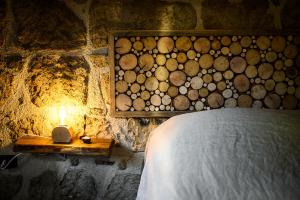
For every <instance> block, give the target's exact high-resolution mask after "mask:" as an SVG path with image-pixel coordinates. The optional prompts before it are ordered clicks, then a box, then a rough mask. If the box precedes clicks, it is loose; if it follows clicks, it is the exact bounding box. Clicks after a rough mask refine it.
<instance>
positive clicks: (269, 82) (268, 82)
mask: <svg viewBox="0 0 300 200" xmlns="http://www.w3.org/2000/svg"><path fill="white" fill-rule="evenodd" d="M265 88H266V90H267V91H272V90H274V88H275V81H274V80H273V79H269V80H266V82H265Z"/></svg>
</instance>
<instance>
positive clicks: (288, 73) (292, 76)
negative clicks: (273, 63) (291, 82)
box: [285, 67, 298, 79]
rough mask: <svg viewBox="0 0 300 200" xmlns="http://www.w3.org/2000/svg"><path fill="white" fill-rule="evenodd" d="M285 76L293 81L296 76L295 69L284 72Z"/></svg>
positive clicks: (296, 71)
mask: <svg viewBox="0 0 300 200" xmlns="http://www.w3.org/2000/svg"><path fill="white" fill-rule="evenodd" d="M285 74H286V76H287V77H288V78H290V79H294V78H296V76H297V74H298V70H297V68H296V67H289V68H287V69H286V70H285Z"/></svg>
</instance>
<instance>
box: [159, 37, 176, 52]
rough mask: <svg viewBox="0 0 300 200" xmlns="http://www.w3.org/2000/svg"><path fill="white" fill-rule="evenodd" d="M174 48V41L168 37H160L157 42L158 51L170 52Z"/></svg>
mask: <svg viewBox="0 0 300 200" xmlns="http://www.w3.org/2000/svg"><path fill="white" fill-rule="evenodd" d="M173 48H174V41H173V40H172V38H170V37H161V38H160V39H159V40H158V42H157V49H158V51H159V52H160V53H170V52H171V51H172V50H173Z"/></svg>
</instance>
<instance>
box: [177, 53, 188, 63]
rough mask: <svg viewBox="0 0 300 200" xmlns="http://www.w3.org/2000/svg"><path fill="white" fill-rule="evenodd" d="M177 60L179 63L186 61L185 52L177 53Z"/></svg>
mask: <svg viewBox="0 0 300 200" xmlns="http://www.w3.org/2000/svg"><path fill="white" fill-rule="evenodd" d="M177 61H178V62H179V63H181V64H182V63H185V62H186V61H187V57H186V55H185V53H183V52H180V53H178V55H177Z"/></svg>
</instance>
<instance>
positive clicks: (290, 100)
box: [282, 95, 298, 110]
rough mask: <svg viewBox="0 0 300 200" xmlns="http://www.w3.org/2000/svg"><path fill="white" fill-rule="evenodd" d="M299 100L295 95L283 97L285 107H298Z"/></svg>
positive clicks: (291, 108) (288, 108)
mask: <svg viewBox="0 0 300 200" xmlns="http://www.w3.org/2000/svg"><path fill="white" fill-rule="evenodd" d="M297 104H298V100H297V98H296V97H295V96H293V95H287V96H285V97H284V98H283V101H282V105H283V108H284V109H287V110H294V109H296V108H297Z"/></svg>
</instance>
